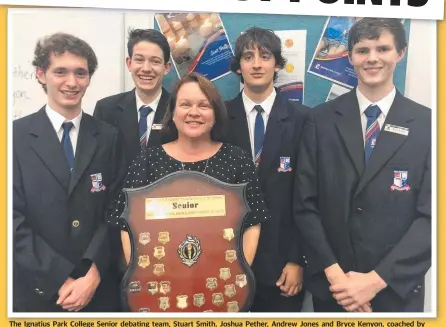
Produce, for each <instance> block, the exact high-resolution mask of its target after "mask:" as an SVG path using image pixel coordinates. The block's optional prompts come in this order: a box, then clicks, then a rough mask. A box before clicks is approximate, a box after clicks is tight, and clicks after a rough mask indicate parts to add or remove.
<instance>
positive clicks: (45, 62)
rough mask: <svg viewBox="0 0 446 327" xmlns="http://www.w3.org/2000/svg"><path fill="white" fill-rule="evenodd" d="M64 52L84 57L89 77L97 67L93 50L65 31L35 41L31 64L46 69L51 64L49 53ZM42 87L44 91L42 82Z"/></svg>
mask: <svg viewBox="0 0 446 327" xmlns="http://www.w3.org/2000/svg"><path fill="white" fill-rule="evenodd" d="M66 52H69V53H71V54H73V55H76V56H79V57H82V58H85V59H86V60H87V63H88V73H89V74H90V77H91V76H93V74H94V73H95V71H96V69H97V67H98V59H97V57H96V54H95V52H94V51H93V49H92V48H91V47H90V45H89V44H88V43H87V42H85V41H84V40H81V39H80V38H78V37H76V36H73V35H70V34H66V33H55V34H53V35H49V36H46V37H44V38H43V39H41V40H39V41H37V44H36V47H35V50H34V59H33V61H32V64H33V66H34V67H36V68H40V69H42V70H43V71H46V70H47V69H48V67H49V66H50V64H51V62H50V57H51V54H54V55H56V56H60V55H62V54H64V53H66ZM39 83H40V81H39ZM42 87H43V89H44V90H45V92H46V85H43V84H42Z"/></svg>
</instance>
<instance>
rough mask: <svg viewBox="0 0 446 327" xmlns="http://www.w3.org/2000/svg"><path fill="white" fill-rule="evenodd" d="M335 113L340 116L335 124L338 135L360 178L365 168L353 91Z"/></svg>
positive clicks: (358, 113) (359, 124) (362, 143)
mask: <svg viewBox="0 0 446 327" xmlns="http://www.w3.org/2000/svg"><path fill="white" fill-rule="evenodd" d="M336 113H337V114H338V115H339V116H340V117H339V120H338V122H337V123H336V126H337V128H338V131H339V134H340V135H341V137H342V140H343V142H344V144H345V147H346V149H347V152H348V154H349V156H350V159H351V160H352V162H353V165H354V166H355V169H356V172H357V174H358V177H360V176H362V174H363V172H364V167H365V163H364V137H363V133H362V127H361V116H360V112H359V104H358V100H357V98H356V93H355V90H352V91H350V93H349V94H348V95H347V97H346V98H345V100H344V101H343V102H342V103H341V104H340V105H339V107H338V109H337V110H336Z"/></svg>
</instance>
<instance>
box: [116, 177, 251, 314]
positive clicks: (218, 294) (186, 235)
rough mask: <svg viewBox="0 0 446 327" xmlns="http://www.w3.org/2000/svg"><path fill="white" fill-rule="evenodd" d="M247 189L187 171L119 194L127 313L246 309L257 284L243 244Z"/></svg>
mask: <svg viewBox="0 0 446 327" xmlns="http://www.w3.org/2000/svg"><path fill="white" fill-rule="evenodd" d="M245 190H246V184H227V183H224V182H221V181H219V180H217V179H215V178H213V177H210V176H208V175H206V174H203V173H201V172H192V171H179V172H175V173H172V174H170V175H167V176H165V177H163V178H161V179H159V180H158V181H156V182H155V183H153V184H151V185H148V186H144V187H140V188H134V189H124V192H125V194H126V199H127V203H126V208H125V210H124V212H123V218H124V219H126V223H127V226H128V229H129V235H130V241H131V251H132V252H131V253H132V254H131V259H130V263H129V266H128V268H127V271H126V273H125V275H124V278H123V281H122V285H121V292H122V300H123V304H124V307H125V310H126V311H131V312H240V311H248V310H249V308H250V306H251V302H252V299H253V296H254V292H255V281H254V275H253V273H252V270H251V268H250V266H249V265H248V263H247V262H246V260H245V257H244V255H243V247H242V236H243V231H242V226H243V221H244V219H246V216H247V214H248V213H249V210H250V209H249V206H248V204H247V201H246V197H245Z"/></svg>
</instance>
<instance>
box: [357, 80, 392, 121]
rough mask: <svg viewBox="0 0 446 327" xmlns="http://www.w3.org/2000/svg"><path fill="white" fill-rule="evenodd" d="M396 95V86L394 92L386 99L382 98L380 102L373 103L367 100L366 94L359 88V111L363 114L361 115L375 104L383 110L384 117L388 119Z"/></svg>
mask: <svg viewBox="0 0 446 327" xmlns="http://www.w3.org/2000/svg"><path fill="white" fill-rule="evenodd" d="M395 95H396V89H395V86H394V87H393V89H392V91H390V92H389V94H387V95H386V96H385V97H384V98H382V99H381V100H379V101H378V102H375V103H373V102H371V101H370V100H369V99H367V98H366V97H365V95H364V94H362V93H361V91H360V90H359V88H358V87H357V88H356V97H357V98H358V104H359V110H360V112H361V115H362V114H363V113H364V111H365V110H366V109H367V108H368V107H369V106H370V105H372V104H374V105H377V106H378V107H379V109H381V112H382V113H383V115H384V117H386V116H387V114H388V113H389V110H390V107H391V106H392V103H393V100H394V99H395Z"/></svg>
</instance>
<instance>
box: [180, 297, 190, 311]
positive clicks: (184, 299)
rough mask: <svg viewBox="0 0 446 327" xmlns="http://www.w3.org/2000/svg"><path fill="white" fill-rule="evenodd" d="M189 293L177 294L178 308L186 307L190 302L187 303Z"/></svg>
mask: <svg viewBox="0 0 446 327" xmlns="http://www.w3.org/2000/svg"><path fill="white" fill-rule="evenodd" d="M187 298H188V296H187V295H178V296H177V308H178V309H181V310H183V309H186V308H187V306H188V304H187Z"/></svg>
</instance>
